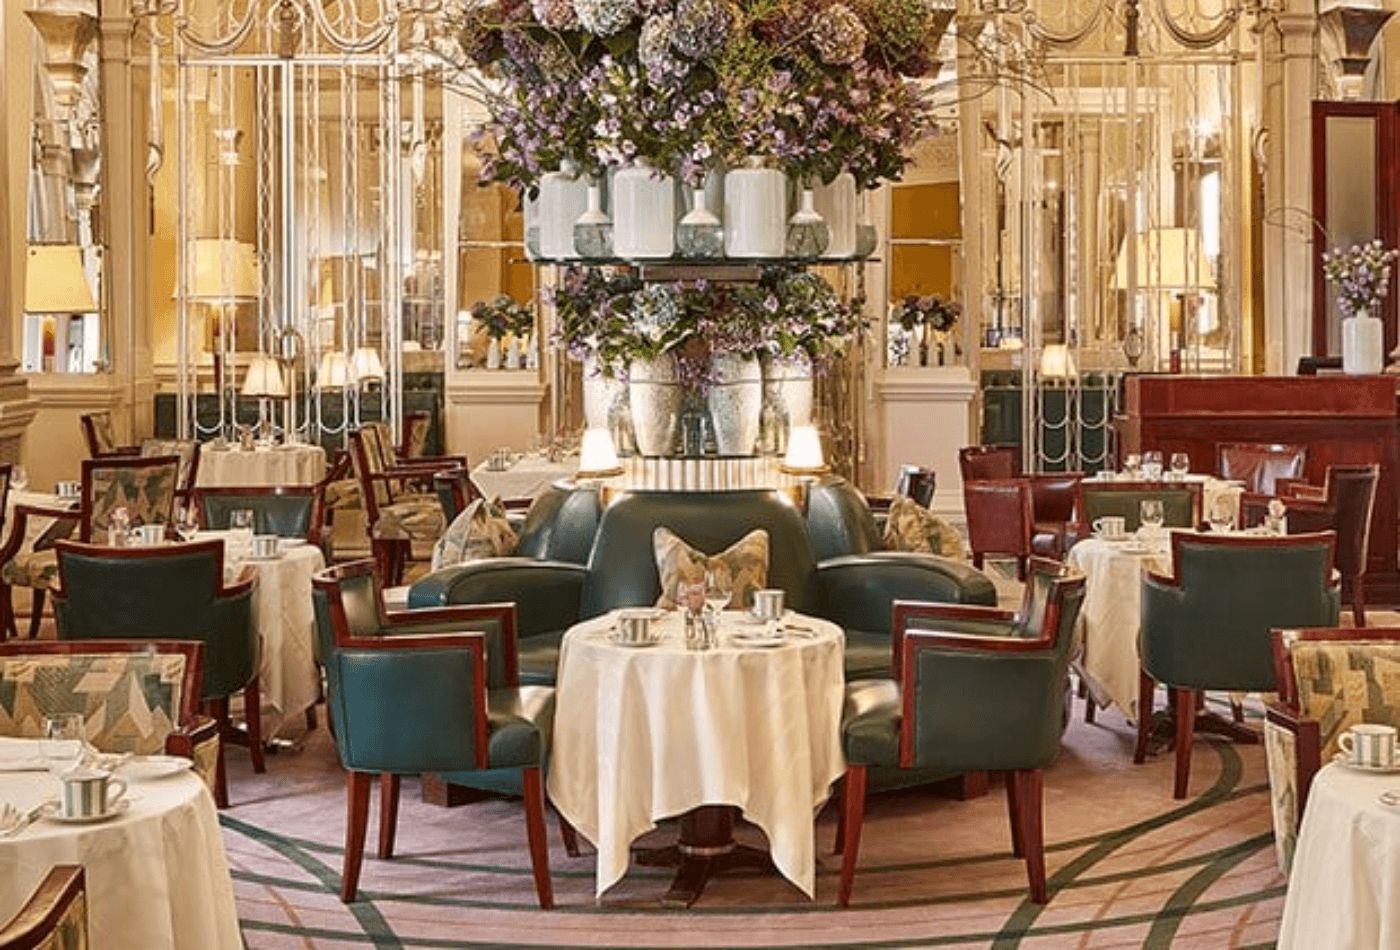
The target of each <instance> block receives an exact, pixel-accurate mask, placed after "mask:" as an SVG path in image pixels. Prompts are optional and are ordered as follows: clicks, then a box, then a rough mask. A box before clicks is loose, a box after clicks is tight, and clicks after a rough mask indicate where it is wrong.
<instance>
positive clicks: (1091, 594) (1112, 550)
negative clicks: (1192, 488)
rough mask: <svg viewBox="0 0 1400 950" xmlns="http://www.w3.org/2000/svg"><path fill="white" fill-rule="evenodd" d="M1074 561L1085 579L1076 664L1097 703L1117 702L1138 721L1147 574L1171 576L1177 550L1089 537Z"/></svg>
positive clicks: (1072, 550) (1076, 549) (1078, 546)
mask: <svg viewBox="0 0 1400 950" xmlns="http://www.w3.org/2000/svg"><path fill="white" fill-rule="evenodd" d="M1068 561H1069V564H1070V566H1071V567H1074V568H1076V569H1078V570H1079V571H1081V572H1083V574H1084V578H1085V580H1084V605H1083V607H1081V608H1080V612H1079V634H1080V638H1081V640H1080V642H1081V643H1082V651H1081V653H1080V656H1079V659H1078V661H1077V663H1076V665H1077V667H1078V669H1079V670H1080V672H1081V673H1083V674H1084V677H1085V679H1086V680H1087V685H1088V687H1089V690H1090V692H1091V693H1092V694H1093V698H1094V699H1095V700H1096V701H1097V702H1099V703H1100V704H1104V703H1113V704H1114V705H1116V706H1118V707H1119V708H1120V709H1122V710H1123V712H1124V713H1125V714H1127V716H1128V718H1130V719H1134V720H1136V717H1137V699H1138V668H1139V666H1140V665H1141V660H1140V658H1139V653H1138V631H1139V629H1140V627H1141V625H1142V616H1141V613H1142V575H1143V572H1144V571H1157V572H1158V573H1162V574H1167V573H1170V572H1171V567H1172V558H1171V549H1170V547H1169V546H1168V544H1167V542H1166V540H1165V539H1164V540H1163V541H1161V542H1156V543H1153V544H1151V545H1139V544H1138V542H1135V541H1133V542H1121V541H1101V540H1099V539H1098V538H1086V539H1085V540H1083V541H1080V542H1079V543H1078V544H1076V545H1075V546H1074V547H1072V548H1070V551H1069V558H1068Z"/></svg>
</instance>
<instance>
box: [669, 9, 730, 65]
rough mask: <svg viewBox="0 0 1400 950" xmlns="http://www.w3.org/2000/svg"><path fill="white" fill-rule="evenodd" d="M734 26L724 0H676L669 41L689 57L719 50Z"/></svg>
mask: <svg viewBox="0 0 1400 950" xmlns="http://www.w3.org/2000/svg"><path fill="white" fill-rule="evenodd" d="M733 26H734V9H733V8H732V7H731V6H730V5H729V3H728V0H680V3H679V4H678V5H677V6H676V19H675V35H674V36H673V37H672V39H671V44H672V45H673V46H675V48H676V49H678V50H679V51H680V52H682V53H684V54H685V55H686V56H689V57H690V58H691V59H704V58H705V57H707V56H710V55H712V54H714V53H717V52H719V50H720V48H721V47H723V46H724V42H725V40H727V39H728V38H729V31H730V30H731V29H732V28H733Z"/></svg>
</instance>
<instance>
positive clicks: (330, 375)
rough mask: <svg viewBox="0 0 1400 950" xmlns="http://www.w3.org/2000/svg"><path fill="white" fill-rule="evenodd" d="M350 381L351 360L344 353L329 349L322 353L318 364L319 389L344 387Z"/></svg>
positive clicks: (317, 381) (317, 380) (317, 383)
mask: <svg viewBox="0 0 1400 950" xmlns="http://www.w3.org/2000/svg"><path fill="white" fill-rule="evenodd" d="M350 381H351V377H350V362H349V361H348V360H347V359H346V358H345V354H344V353H342V352H341V351H340V350H327V351H326V352H324V353H322V354H321V361H320V362H319V363H317V364H316V388H317V389H319V390H327V389H344V388H345V387H346V386H347V385H349V383H350Z"/></svg>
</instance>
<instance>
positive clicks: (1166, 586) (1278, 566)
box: [1133, 531, 1340, 798]
mask: <svg viewBox="0 0 1400 950" xmlns="http://www.w3.org/2000/svg"><path fill="white" fill-rule="evenodd" d="M1335 542H1336V536H1335V535H1334V534H1333V533H1332V532H1330V531H1327V532H1322V533H1320V534H1300V535H1293V536H1290V537H1269V536H1257V535H1230V534H1204V535H1189V534H1185V533H1177V534H1174V535H1172V562H1173V575H1172V576H1171V577H1164V576H1162V575H1159V574H1149V575H1147V576H1146V577H1144V578H1143V581H1142V630H1141V634H1140V646H1141V653H1142V673H1141V684H1140V692H1139V697H1138V736H1137V747H1136V749H1135V750H1134V754H1133V761H1134V762H1138V763H1141V762H1143V761H1144V760H1145V758H1146V755H1147V743H1148V738H1149V734H1150V732H1151V728H1152V726H1151V723H1152V700H1153V696H1154V694H1155V692H1156V684H1157V683H1161V684H1163V685H1165V686H1167V687H1170V688H1171V689H1173V690H1174V691H1175V700H1174V710H1173V711H1174V713H1175V716H1176V777H1175V782H1174V786H1173V794H1174V796H1175V797H1176V798H1185V797H1186V792H1187V788H1188V786H1189V784H1190V779H1191V744H1192V737H1193V735H1194V732H1195V728H1196V725H1197V719H1198V718H1199V714H1198V712H1197V704H1198V700H1199V699H1200V695H1201V693H1202V692H1203V691H1205V690H1219V691H1222V692H1240V693H1271V692H1273V691H1274V690H1275V689H1277V688H1278V681H1277V677H1276V674H1275V667H1274V661H1273V651H1272V648H1271V647H1270V644H1269V631H1270V630H1272V629H1273V628H1275V627H1331V626H1335V625H1336V623H1337V609H1338V604H1339V601H1340V588H1339V586H1338V584H1337V583H1336V581H1335V580H1334V579H1333V576H1332V575H1333V569H1332V562H1333V550H1334V548H1335ZM1250 739H1251V741H1258V737H1257V736H1250Z"/></svg>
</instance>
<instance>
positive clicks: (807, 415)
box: [763, 350, 816, 426]
mask: <svg viewBox="0 0 1400 950" xmlns="http://www.w3.org/2000/svg"><path fill="white" fill-rule="evenodd" d="M763 389H764V400H765V401H767V402H771V403H772V404H773V407H774V408H775V409H776V410H777V411H778V412H779V414H780V415H781V416H782V417H783V418H785V419H786V420H787V424H788V425H789V426H808V425H811V424H812V407H813V405H814V404H815V402H816V399H815V395H814V394H815V392H816V384H815V381H814V380H813V371H812V358H811V357H810V356H808V355H807V353H806V352H805V351H803V350H799V351H798V352H796V353H794V354H793V355H792V356H781V357H768V358H765V359H764V360H763Z"/></svg>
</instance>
